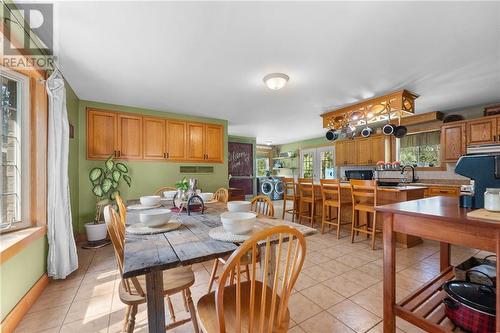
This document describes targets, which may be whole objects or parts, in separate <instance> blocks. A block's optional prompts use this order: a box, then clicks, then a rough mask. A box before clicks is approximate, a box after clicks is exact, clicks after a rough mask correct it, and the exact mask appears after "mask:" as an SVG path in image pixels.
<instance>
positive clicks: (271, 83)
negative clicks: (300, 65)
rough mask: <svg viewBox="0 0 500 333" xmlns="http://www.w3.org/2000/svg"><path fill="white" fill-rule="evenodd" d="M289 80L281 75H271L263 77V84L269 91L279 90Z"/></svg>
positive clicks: (284, 75) (286, 76)
mask: <svg viewBox="0 0 500 333" xmlns="http://www.w3.org/2000/svg"><path fill="white" fill-rule="evenodd" d="M289 79H290V78H289V77H288V75H286V74H283V73H272V74H268V75H266V76H264V79H263V81H264V83H265V84H266V86H267V87H268V88H269V89H271V90H279V89H281V88H283V87H284V86H285V85H286V83H287V82H288V80H289Z"/></svg>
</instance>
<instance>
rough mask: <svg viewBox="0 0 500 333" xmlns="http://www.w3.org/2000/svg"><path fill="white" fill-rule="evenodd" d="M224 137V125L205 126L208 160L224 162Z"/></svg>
mask: <svg viewBox="0 0 500 333" xmlns="http://www.w3.org/2000/svg"><path fill="white" fill-rule="evenodd" d="M223 141H224V138H223V133H222V126H220V125H206V128H205V153H206V157H205V158H206V160H207V161H208V162H222V160H223V158H224V148H223V147H224V144H223Z"/></svg>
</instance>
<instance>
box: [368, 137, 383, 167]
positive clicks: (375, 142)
mask: <svg viewBox="0 0 500 333" xmlns="http://www.w3.org/2000/svg"><path fill="white" fill-rule="evenodd" d="M370 140H371V146H372V150H371V154H372V156H371V160H372V161H371V163H370V164H372V165H373V164H377V162H378V161H384V162H385V141H386V136H385V135H381V136H374V137H372V138H370Z"/></svg>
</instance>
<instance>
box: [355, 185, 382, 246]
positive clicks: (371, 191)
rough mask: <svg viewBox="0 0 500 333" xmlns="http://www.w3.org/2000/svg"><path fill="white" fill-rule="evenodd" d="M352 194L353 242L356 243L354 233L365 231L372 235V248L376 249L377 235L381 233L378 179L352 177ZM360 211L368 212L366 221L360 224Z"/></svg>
mask: <svg viewBox="0 0 500 333" xmlns="http://www.w3.org/2000/svg"><path fill="white" fill-rule="evenodd" d="M350 183H351V194H352V227H351V243H354V233H357V234H359V233H360V232H361V233H365V234H366V235H367V237H368V236H371V237H372V250H375V235H376V233H381V232H382V231H381V230H377V212H376V211H375V206H376V205H377V181H376V180H357V179H351V181H350ZM359 212H365V213H366V215H367V216H366V223H364V224H362V225H360V224H359ZM370 214H372V216H373V220H372V223H371V226H370V223H369V220H370V218H369V215H370Z"/></svg>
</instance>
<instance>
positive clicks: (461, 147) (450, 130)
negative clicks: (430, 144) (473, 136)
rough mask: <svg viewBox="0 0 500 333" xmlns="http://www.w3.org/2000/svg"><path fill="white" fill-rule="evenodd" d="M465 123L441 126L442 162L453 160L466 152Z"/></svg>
mask: <svg viewBox="0 0 500 333" xmlns="http://www.w3.org/2000/svg"><path fill="white" fill-rule="evenodd" d="M465 141H466V139H465V123H459V124H450V125H445V126H442V127H441V149H442V157H443V161H444V162H455V161H457V160H458V159H459V157H460V156H462V155H464V154H465V152H466V143H465Z"/></svg>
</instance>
